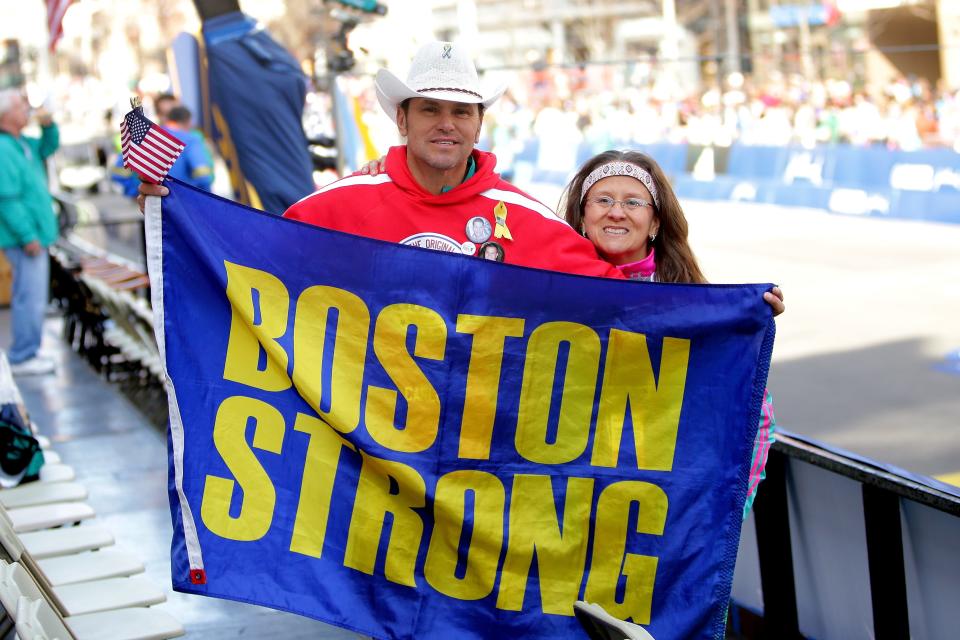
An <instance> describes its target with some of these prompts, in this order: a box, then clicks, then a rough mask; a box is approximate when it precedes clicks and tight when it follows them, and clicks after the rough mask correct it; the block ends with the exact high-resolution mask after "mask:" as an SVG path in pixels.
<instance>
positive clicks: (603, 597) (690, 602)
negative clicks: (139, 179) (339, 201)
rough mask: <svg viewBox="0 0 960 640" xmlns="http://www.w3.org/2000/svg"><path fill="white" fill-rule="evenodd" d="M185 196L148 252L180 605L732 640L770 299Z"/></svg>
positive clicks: (523, 631) (469, 628) (153, 234)
mask: <svg viewBox="0 0 960 640" xmlns="http://www.w3.org/2000/svg"><path fill="white" fill-rule="evenodd" d="M170 186H171V194H170V195H169V196H168V197H166V198H163V199H162V215H161V211H160V206H161V205H160V204H159V201H158V200H156V199H151V202H149V203H148V206H147V234H148V244H149V268H150V275H151V279H152V282H153V296H154V300H153V302H154V309H155V313H156V316H157V317H156V325H157V333H158V341H159V344H160V347H161V350H162V353H163V354H164V356H165V362H166V367H167V372H168V389H167V391H168V396H169V399H170V415H171V420H170V478H171V482H170V501H171V510H172V516H173V524H174V541H173V557H172V563H173V581H174V587H175V588H176V589H177V590H178V591H184V592H188V593H196V594H203V595H208V596H215V597H220V598H230V599H234V600H241V601H245V602H252V603H257V604H262V605H266V606H269V607H274V608H277V609H283V610H287V611H292V612H295V613H298V614H302V615H305V616H310V617H313V618H317V619H319V620H324V621H326V622H329V623H332V624H335V625H339V626H342V627H346V628H349V629H354V630H356V631H359V632H361V633H364V634H367V635H371V636H374V637H376V638H396V639H413V638H416V639H417V640H428V639H431V638H436V639H438V640H439V639H448V638H458V639H464V638H466V639H471V638H478V639H479V638H495V637H502V638H517V637H523V638H526V639H536V638H543V639H547V638H550V639H555V638H578V637H584V638H585V637H586V635H585V634H584V632H583V631H581V629H580V627H579V625H578V623H577V622H576V620H575V618H574V617H573V615H572V614H573V610H572V605H573V603H574V602H575V601H576V600H578V599H583V600H587V601H590V602H595V603H599V604H600V605H602V606H603V607H604V608H605V609H606V610H607V611H609V612H610V613H611V614H613V615H614V616H616V617H618V618H621V619H630V620H632V621H633V622H636V623H639V624H642V625H644V626H646V628H647V629H648V630H649V631H650V632H651V633H652V634H653V635H654V636H655V637H656V638H657V640H667V639H669V638H685V639H686V638H722V637H723V629H724V618H725V610H726V605H727V600H728V597H729V592H730V584H731V579H732V575H733V567H734V561H735V557H736V552H737V544H738V540H739V535H740V525H741V514H742V507H743V503H744V497H745V491H746V485H747V476H748V471H749V462H750V454H751V450H752V445H753V440H754V436H755V434H756V430H757V423H758V420H757V418H758V416H759V411H760V403H761V397H762V392H763V389H764V386H765V383H766V376H767V369H768V366H769V359H770V353H771V349H772V346H773V336H774V323H773V320H772V318H771V313H770V309H769V307H768V306H767V305H766V304H765V303H764V302H763V300H762V297H761V294H762V292H763V291H765V290H767V289H768V288H769V287H770V285H762V284H756V285H667V284H652V283H633V282H626V281H614V280H604V279H598V278H588V277H581V276H573V275H564V274H557V273H552V272H546V271H540V270H535V269H527V268H522V267H516V266H513V265H505V264H497V263H493V262H487V261H485V260H481V259H477V258H472V257H467V256H462V255H453V254H446V253H440V252H433V251H429V250H426V249H419V248H414V247H404V246H399V245H394V244H390V243H384V242H380V241H377V240H370V239H366V238H360V237H356V236H352V235H348V234H343V233H338V232H334V231H329V230H325V229H320V228H316V227H311V226H308V225H304V224H301V223H299V222H295V221H290V220H286V219H278V218H275V217H273V216H270V215H267V214H264V213H262V212H258V211H255V210H252V209H248V208H246V207H243V206H240V205H237V204H234V203H231V202H228V201H226V200H223V199H220V198H217V197H216V196H212V195H210V194H206V193H202V192H199V191H196V190H194V189H192V188H189V187H186V186H184V185H182V184H180V183H176V182H173V183H171V185H170ZM344 215H358V213H357V212H356V211H349V212H344ZM544 250H549V247H545V248H544Z"/></svg>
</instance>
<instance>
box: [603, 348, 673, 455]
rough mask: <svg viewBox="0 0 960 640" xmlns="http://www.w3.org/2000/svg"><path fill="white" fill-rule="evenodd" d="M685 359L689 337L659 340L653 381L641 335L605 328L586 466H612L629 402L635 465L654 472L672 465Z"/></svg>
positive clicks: (617, 452)
mask: <svg viewBox="0 0 960 640" xmlns="http://www.w3.org/2000/svg"><path fill="white" fill-rule="evenodd" d="M689 361H690V341H689V340H687V339H683V338H664V339H663V351H662V353H661V356H660V380H659V384H658V382H657V381H655V380H654V378H653V365H652V364H651V362H650V352H649V351H648V350H647V338H646V336H645V335H643V334H642V333H633V332H630V331H620V330H618V329H612V330H611V331H610V340H609V341H608V342H607V362H606V365H605V367H604V371H603V384H602V386H601V391H600V409H599V411H598V415H597V432H596V436H595V440H594V444H593V455H592V459H591V461H590V462H591V464H593V465H594V466H597V467H616V466H617V462H618V460H619V456H620V444H621V439H622V438H623V423H624V417H625V416H626V411H627V403H628V402H629V404H630V415H631V418H632V421H633V438H634V444H635V446H636V450H637V467H638V468H639V469H651V470H654V471H670V469H672V468H673V454H674V449H675V448H676V445H677V428H678V426H679V424H680V408H681V407H682V406H683V392H684V387H685V386H686V382H687V366H688V363H689Z"/></svg>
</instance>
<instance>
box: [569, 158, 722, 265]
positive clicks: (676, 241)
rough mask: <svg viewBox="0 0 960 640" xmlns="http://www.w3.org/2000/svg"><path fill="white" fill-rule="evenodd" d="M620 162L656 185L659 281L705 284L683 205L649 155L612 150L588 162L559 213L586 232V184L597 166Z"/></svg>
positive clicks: (656, 242) (655, 211)
mask: <svg viewBox="0 0 960 640" xmlns="http://www.w3.org/2000/svg"><path fill="white" fill-rule="evenodd" d="M618 161H619V162H629V163H630V164H635V165H637V166H638V167H641V168H643V169H645V170H646V171H647V172H648V173H649V174H650V176H651V177H652V178H653V182H654V184H656V185H657V197H658V198H659V200H660V206H659V207H658V206H656V205H654V215H655V216H656V218H657V220H659V221H660V229H659V231H658V232H657V239H656V241H655V243H654V245H653V246H654V248H655V249H656V250H657V258H656V262H657V281H658V282H695V283H705V282H706V281H707V279H706V278H704V277H703V272H702V271H700V266H699V265H698V264H697V259H696V257H695V256H694V255H693V250H692V249H691V248H690V245H689V244H688V243H687V219H686V217H685V216H684V215H683V209H681V208H680V202H679V201H678V200H677V196H676V194H675V193H674V192H673V188H672V187H671V186H670V183H669V182H668V181H667V177H666V176H665V175H664V173H663V170H662V169H661V168H660V165H658V164H657V162H656V161H655V160H654V159H653V158H651V157H650V156H648V155H646V154H643V153H640V152H638V151H616V150H611V151H604V152H603V153H600V154H597V155H596V156H594V157H593V158H591V159H589V160H587V162H586V163H584V165H583V166H582V167H580V170H579V171H577V174H576V175H575V176H574V177H573V180H571V181H570V184H568V185H567V188H566V189H564V192H563V195H562V196H561V198H560V211H561V212H562V214H563V217H564V219H566V221H567V223H568V224H569V225H570V226H571V227H573V228H574V229H575V230H577V231H580V232H582V231H583V204H582V203H581V201H580V192H581V191H582V190H583V181H584V180H586V178H587V176H588V175H590V172H591V171H593V170H594V169H596V168H597V167H599V166H601V165H604V164H607V163H608V162H618Z"/></svg>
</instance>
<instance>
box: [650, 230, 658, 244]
mask: <svg viewBox="0 0 960 640" xmlns="http://www.w3.org/2000/svg"><path fill="white" fill-rule="evenodd" d="M656 239H657V232H656V231H654V232H653V233H651V234H650V242H653V241H654V240H656Z"/></svg>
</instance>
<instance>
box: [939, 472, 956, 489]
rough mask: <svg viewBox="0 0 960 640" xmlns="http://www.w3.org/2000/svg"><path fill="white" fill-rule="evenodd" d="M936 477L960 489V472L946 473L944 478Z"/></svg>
mask: <svg viewBox="0 0 960 640" xmlns="http://www.w3.org/2000/svg"><path fill="white" fill-rule="evenodd" d="M935 477H936V479H937V480H939V481H940V482H946V483H947V484H952V485H954V486H957V487H960V471H957V472H956V473H945V474H943V475H942V476H935Z"/></svg>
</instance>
